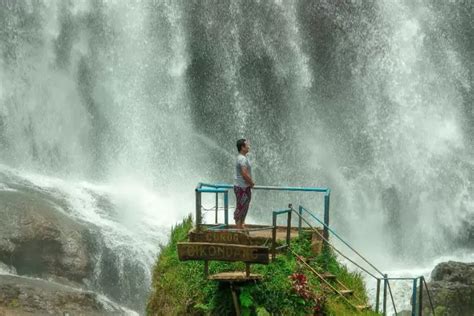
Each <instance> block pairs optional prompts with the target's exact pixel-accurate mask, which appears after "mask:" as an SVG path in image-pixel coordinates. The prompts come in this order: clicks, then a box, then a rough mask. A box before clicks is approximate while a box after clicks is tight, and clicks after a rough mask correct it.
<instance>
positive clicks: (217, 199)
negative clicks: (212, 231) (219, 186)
mask: <svg viewBox="0 0 474 316" xmlns="http://www.w3.org/2000/svg"><path fill="white" fill-rule="evenodd" d="M218 210H219V193H217V192H216V224H217V223H219V212H218Z"/></svg>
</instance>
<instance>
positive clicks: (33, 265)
mask: <svg viewBox="0 0 474 316" xmlns="http://www.w3.org/2000/svg"><path fill="white" fill-rule="evenodd" d="M0 201H2V203H1V204H0V220H1V222H2V225H0V261H2V262H3V263H4V264H5V265H8V266H10V267H12V268H13V269H15V270H16V272H17V273H18V274H20V275H29V276H36V277H44V278H65V279H67V280H70V281H73V282H82V281H83V279H85V278H87V277H88V276H89V275H90V273H91V269H92V261H91V258H90V254H89V251H88V242H87V240H86V239H87V237H86V236H87V234H88V230H87V228H86V226H85V225H83V224H81V223H79V222H78V221H74V220H73V219H71V218H70V217H69V216H67V215H66V214H64V213H62V212H61V211H60V210H59V209H60V207H59V206H57V205H55V204H54V203H53V202H52V201H51V200H46V199H41V198H38V197H36V196H34V195H31V194H28V193H25V192H21V191H0Z"/></svg>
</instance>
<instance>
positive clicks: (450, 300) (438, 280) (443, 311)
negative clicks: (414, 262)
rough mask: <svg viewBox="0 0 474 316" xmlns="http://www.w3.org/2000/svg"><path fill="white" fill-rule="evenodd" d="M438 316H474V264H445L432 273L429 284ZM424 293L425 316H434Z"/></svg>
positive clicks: (452, 262)
mask: <svg viewBox="0 0 474 316" xmlns="http://www.w3.org/2000/svg"><path fill="white" fill-rule="evenodd" d="M428 288H429V290H430V294H431V298H432V301H433V304H434V307H435V312H436V315H437V316H438V315H457V316H472V315H474V263H461V262H454V261H449V262H443V263H440V264H438V265H437V266H436V267H435V268H434V270H433V271H432V272H431V281H430V282H429V283H428ZM429 304H430V303H429V300H428V297H427V295H426V293H424V296H423V306H424V309H423V310H424V314H423V315H432V313H431V311H430V309H429V308H428V307H429V306H430V305H429Z"/></svg>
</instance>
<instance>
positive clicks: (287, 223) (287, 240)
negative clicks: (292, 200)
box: [286, 204, 293, 248]
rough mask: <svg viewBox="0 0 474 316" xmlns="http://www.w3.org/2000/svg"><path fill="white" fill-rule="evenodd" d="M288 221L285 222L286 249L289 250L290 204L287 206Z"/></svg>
mask: <svg viewBox="0 0 474 316" xmlns="http://www.w3.org/2000/svg"><path fill="white" fill-rule="evenodd" d="M288 208H289V210H288V221H287V222H286V245H287V247H288V248H290V242H291V209H292V208H293V206H292V205H291V204H290V205H288Z"/></svg>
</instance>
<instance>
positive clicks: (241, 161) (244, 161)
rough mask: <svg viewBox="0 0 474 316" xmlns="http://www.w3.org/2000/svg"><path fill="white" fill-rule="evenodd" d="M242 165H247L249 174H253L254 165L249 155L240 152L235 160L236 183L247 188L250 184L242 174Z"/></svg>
mask: <svg viewBox="0 0 474 316" xmlns="http://www.w3.org/2000/svg"><path fill="white" fill-rule="evenodd" d="M242 167H247V170H248V172H249V175H250V176H252V166H251V164H250V161H249V159H248V158H247V156H244V155H242V154H239V155H238V156H237V159H236V162H235V178H234V180H235V181H234V184H235V185H236V186H238V187H241V188H247V187H248V186H249V185H248V184H247V182H245V179H244V177H243V176H242Z"/></svg>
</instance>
